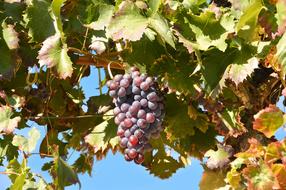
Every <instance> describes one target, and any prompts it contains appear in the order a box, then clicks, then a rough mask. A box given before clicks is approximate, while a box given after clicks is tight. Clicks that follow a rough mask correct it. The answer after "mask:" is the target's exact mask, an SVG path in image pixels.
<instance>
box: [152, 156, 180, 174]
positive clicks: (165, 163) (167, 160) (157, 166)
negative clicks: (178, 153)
mask: <svg viewBox="0 0 286 190" xmlns="http://www.w3.org/2000/svg"><path fill="white" fill-rule="evenodd" d="M183 166H184V165H183V164H180V163H179V162H178V161H177V160H175V159H174V158H173V157H171V156H167V155H165V154H161V152H160V151H158V152H157V153H156V155H155V156H154V158H153V160H152V162H151V165H150V167H148V170H149V171H150V173H151V174H153V175H154V176H157V177H160V178H161V179H166V178H169V177H171V176H172V175H173V174H174V173H175V172H176V171H177V170H178V169H179V168H181V167H183Z"/></svg>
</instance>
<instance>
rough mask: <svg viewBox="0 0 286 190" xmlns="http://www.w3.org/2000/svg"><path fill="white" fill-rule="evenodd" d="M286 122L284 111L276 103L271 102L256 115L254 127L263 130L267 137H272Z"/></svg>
mask: <svg viewBox="0 0 286 190" xmlns="http://www.w3.org/2000/svg"><path fill="white" fill-rule="evenodd" d="M283 124H284V120H283V113H282V111H281V110H280V109H279V108H277V107H276V106H275V105H272V104H270V105H269V106H268V107H267V108H265V109H262V110H260V111H259V112H258V113H257V114H255V115H254V122H253V129H255V130H257V131H260V132H262V133H263V134H264V135H265V136H266V137H268V138H270V137H272V136H273V135H274V134H275V132H276V131H277V129H279V128H280V127H281V126H282V125H283Z"/></svg>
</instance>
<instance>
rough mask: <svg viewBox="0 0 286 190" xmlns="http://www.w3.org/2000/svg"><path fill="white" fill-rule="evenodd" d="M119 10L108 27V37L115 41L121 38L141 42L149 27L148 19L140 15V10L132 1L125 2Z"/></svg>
mask: <svg viewBox="0 0 286 190" xmlns="http://www.w3.org/2000/svg"><path fill="white" fill-rule="evenodd" d="M119 7H120V8H119V10H118V11H117V12H116V13H115V15H114V17H113V18H112V19H111V21H110V24H109V25H108V27H107V30H106V32H107V35H108V36H111V37H112V39H113V40H119V39H121V38H123V39H125V40H130V41H137V40H140V38H141V37H142V35H143V33H144V31H145V29H146V28H147V25H148V19H147V18H145V17H144V16H142V15H141V14H140V11H139V9H138V8H137V7H136V5H135V4H134V3H133V2H131V1H123V2H122V3H121V4H120V6H119Z"/></svg>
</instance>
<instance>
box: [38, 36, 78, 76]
mask: <svg viewBox="0 0 286 190" xmlns="http://www.w3.org/2000/svg"><path fill="white" fill-rule="evenodd" d="M37 58H38V59H39V63H40V66H44V65H46V66H47V67H48V68H51V67H55V68H56V73H57V74H58V76H59V77H60V78H62V79H66V78H67V77H71V75H72V72H73V68H72V62H71V60H70V57H69V56H68V54H67V47H66V45H62V43H61V38H60V35H58V34H55V35H53V36H50V37H49V38H47V39H46V40H45V41H44V42H43V46H42V48H41V49H40V51H39V55H38V57H37Z"/></svg>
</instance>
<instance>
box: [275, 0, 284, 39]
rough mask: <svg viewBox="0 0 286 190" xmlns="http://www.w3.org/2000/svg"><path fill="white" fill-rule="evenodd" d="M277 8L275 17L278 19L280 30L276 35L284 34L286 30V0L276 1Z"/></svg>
mask: <svg viewBox="0 0 286 190" xmlns="http://www.w3.org/2000/svg"><path fill="white" fill-rule="evenodd" d="M276 10H277V13H276V15H275V18H276V19H277V25H278V30H277V32H276V34H275V35H278V36H282V35H283V34H284V32H285V30H286V25H285V23H286V15H285V11H286V3H285V2H284V1H278V2H277V3H276Z"/></svg>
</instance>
